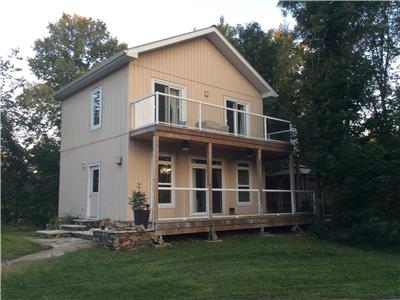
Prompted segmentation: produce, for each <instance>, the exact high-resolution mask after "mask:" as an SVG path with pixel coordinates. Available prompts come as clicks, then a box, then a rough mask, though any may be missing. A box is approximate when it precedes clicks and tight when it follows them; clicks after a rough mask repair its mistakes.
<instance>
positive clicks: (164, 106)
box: [54, 27, 314, 234]
mask: <svg viewBox="0 0 400 300" xmlns="http://www.w3.org/2000/svg"><path fill="white" fill-rule="evenodd" d="M268 96H272V97H274V96H277V94H276V93H275V91H274V90H273V89H272V87H271V86H270V85H269V84H268V83H267V82H266V81H265V80H264V79H263V78H262V77H261V76H260V75H259V74H258V73H257V72H256V71H255V69H254V68H253V67H252V66H251V65H250V64H249V63H248V62H247V61H246V60H245V59H244V58H243V57H242V56H241V55H240V54H239V53H238V51H237V50H235V48H234V47H233V46H232V45H231V44H230V43H229V42H228V41H227V40H226V39H225V37H224V36H223V35H222V34H221V33H220V32H219V31H218V30H217V29H216V28H215V27H208V28H205V29H201V30H197V31H193V32H190V33H186V34H182V35H179V36H175V37H171V38H167V39H164V40H160V41H156V42H153V43H149V44H145V45H141V46H138V47H133V48H129V49H128V50H126V51H122V52H120V53H117V54H116V55H114V56H113V57H111V58H110V59H108V60H107V61H105V62H104V63H102V64H100V65H98V66H96V67H95V68H93V69H92V70H91V71H89V72H88V73H87V74H85V75H83V76H82V77H80V78H78V79H76V80H75V81H73V82H71V83H70V84H69V85H67V86H65V87H64V88H62V89H61V90H60V91H58V92H57V93H56V94H55V95H54V98H55V99H56V100H59V101H61V104H62V129H61V166H60V168H61V170H60V195H59V215H64V214H72V215H77V216H80V217H81V218H84V219H85V218H88V219H104V218H111V219H114V220H122V221H127V220H132V218H133V214H132V211H131V209H130V207H129V205H128V197H129V196H130V194H131V191H132V190H135V189H136V186H137V184H138V183H140V184H141V186H142V189H143V190H144V191H145V192H146V194H147V195H148V201H149V204H150V205H151V216H150V219H151V224H152V226H153V228H154V229H155V230H156V231H157V232H158V233H160V234H178V233H187V232H209V231H218V230H231V229H241V228H257V227H259V228H263V227H268V226H282V225H295V224H305V223H309V222H310V220H311V217H312V215H313V211H314V210H313V193H312V192H310V191H304V190H296V188H295V175H294V169H295V167H294V159H293V144H292V143H291V140H290V137H291V125H290V122H288V121H286V120H281V119H277V118H273V117H270V116H266V115H264V113H263V112H264V110H263V98H264V97H268ZM265 110H266V111H267V112H268V107H266V109H265ZM282 158H287V159H288V160H289V167H290V168H289V169H290V187H289V188H287V189H284V190H281V189H280V190H277V189H276V190H271V189H266V188H265V186H266V183H265V181H266V178H268V177H267V176H265V170H266V169H268V162H269V161H271V160H274V159H282Z"/></svg>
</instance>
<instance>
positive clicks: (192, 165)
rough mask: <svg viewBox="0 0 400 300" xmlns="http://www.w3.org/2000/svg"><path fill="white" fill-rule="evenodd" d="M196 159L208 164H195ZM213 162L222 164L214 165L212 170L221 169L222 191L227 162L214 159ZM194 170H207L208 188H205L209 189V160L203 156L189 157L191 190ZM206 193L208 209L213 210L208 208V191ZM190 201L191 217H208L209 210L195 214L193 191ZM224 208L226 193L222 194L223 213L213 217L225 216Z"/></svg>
mask: <svg viewBox="0 0 400 300" xmlns="http://www.w3.org/2000/svg"><path fill="white" fill-rule="evenodd" d="M194 159H200V160H205V161H206V164H200V163H194V162H193V160H194ZM213 161H219V162H221V164H220V165H214V164H212V167H211V168H212V169H214V168H215V169H221V180H222V189H224V188H225V176H224V169H225V168H224V165H225V162H224V160H222V159H213ZM193 168H196V169H205V170H206V187H205V188H208V187H207V158H206V157H202V156H189V186H190V187H191V188H193ZM205 193H206V201H207V202H206V208H208V209H212V208H211V207H208V206H209V203H208V191H205ZM189 199H190V201H189V202H190V205H189V209H190V215H191V216H207V215H208V214H207V213H208V210H207V209H206V210H207V211H206V212H199V213H195V212H193V191H190V197H189ZM224 208H225V195H224V192H222V212H221V213H213V215H217V216H218V215H223V214H224Z"/></svg>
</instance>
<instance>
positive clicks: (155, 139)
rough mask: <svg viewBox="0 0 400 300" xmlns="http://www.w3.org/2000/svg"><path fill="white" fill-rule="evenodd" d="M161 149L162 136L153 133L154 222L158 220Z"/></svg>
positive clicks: (152, 188) (152, 184)
mask: <svg viewBox="0 0 400 300" xmlns="http://www.w3.org/2000/svg"><path fill="white" fill-rule="evenodd" d="M159 151H160V137H159V136H158V135H157V133H155V134H154V135H153V153H152V155H153V157H152V168H151V195H152V201H151V202H152V209H153V224H154V226H155V224H156V223H157V220H158V159H159Z"/></svg>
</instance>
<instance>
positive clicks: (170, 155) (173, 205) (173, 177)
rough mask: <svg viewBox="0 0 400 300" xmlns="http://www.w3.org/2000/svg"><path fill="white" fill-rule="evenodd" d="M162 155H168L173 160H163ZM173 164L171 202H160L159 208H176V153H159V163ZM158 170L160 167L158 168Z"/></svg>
mask: <svg viewBox="0 0 400 300" xmlns="http://www.w3.org/2000/svg"><path fill="white" fill-rule="evenodd" d="M160 156H168V157H170V158H171V161H169V162H167V161H165V162H164V161H161V160H160ZM169 164H170V165H171V188H172V189H171V203H158V208H175V203H176V202H175V190H174V187H175V154H174V153H165V152H162V153H161V152H160V153H159V154H158V165H169ZM157 172H158V169H157ZM159 187H160V179H159V180H158V187H157V188H159Z"/></svg>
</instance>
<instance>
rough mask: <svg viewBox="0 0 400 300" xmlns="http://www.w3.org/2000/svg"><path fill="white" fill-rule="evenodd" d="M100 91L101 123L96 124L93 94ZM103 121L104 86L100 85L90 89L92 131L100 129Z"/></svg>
mask: <svg viewBox="0 0 400 300" xmlns="http://www.w3.org/2000/svg"><path fill="white" fill-rule="evenodd" d="M98 91H100V114H99V124H96V125H94V124H93V123H94V103H93V102H94V101H93V94H94V93H96V92H98ZM102 123H103V87H102V86H99V87H97V88H95V89H93V90H91V91H90V131H94V130H97V129H100V128H101V127H102Z"/></svg>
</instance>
